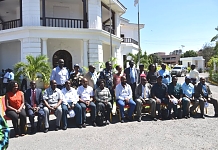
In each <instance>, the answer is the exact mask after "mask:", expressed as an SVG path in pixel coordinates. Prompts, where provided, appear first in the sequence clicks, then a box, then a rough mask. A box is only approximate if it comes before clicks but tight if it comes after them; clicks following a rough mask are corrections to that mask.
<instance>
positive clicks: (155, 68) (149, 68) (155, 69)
mask: <svg viewBox="0 0 218 150" xmlns="http://www.w3.org/2000/svg"><path fill="white" fill-rule="evenodd" d="M152 66H154V71H155V72H156V71H157V67H156V65H155V64H150V65H149V66H148V70H149V71H151V67H152Z"/></svg>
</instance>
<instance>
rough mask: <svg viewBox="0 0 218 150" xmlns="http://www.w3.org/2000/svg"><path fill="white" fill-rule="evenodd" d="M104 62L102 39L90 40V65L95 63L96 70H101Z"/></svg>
mask: <svg viewBox="0 0 218 150" xmlns="http://www.w3.org/2000/svg"><path fill="white" fill-rule="evenodd" d="M97 62H103V48H102V41H100V40H89V65H95V67H96V71H100V64H98V63H97Z"/></svg>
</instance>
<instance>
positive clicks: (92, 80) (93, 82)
mask: <svg viewBox="0 0 218 150" xmlns="http://www.w3.org/2000/svg"><path fill="white" fill-rule="evenodd" d="M84 78H86V79H87V80H88V85H89V86H91V87H92V88H93V90H95V89H96V88H97V80H98V75H97V74H96V72H95V66H93V65H89V72H88V73H86V74H85V76H84Z"/></svg>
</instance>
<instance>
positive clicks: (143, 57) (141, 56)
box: [125, 51, 149, 68]
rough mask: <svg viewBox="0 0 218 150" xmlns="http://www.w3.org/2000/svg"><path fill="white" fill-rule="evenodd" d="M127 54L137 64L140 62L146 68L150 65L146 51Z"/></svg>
mask: <svg viewBox="0 0 218 150" xmlns="http://www.w3.org/2000/svg"><path fill="white" fill-rule="evenodd" d="M126 56H130V57H131V60H133V61H134V63H135V64H138V62H139V63H140V64H143V65H144V66H145V68H147V67H148V65H149V58H148V56H147V52H146V51H145V52H144V53H142V51H139V52H138V53H137V54H132V53H128V54H127V55H126ZM128 61H129V60H127V62H128ZM125 63H126V62H125Z"/></svg>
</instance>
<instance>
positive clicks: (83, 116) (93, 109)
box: [79, 102, 96, 123]
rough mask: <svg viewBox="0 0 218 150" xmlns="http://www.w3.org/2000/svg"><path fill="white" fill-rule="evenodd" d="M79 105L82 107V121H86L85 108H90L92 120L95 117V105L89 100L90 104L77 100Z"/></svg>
mask: <svg viewBox="0 0 218 150" xmlns="http://www.w3.org/2000/svg"><path fill="white" fill-rule="evenodd" d="M79 104H80V106H81V107H82V122H83V123H86V108H87V107H88V108H90V109H91V119H92V121H95V118H96V105H95V103H93V102H90V105H89V106H87V105H86V104H84V103H82V102H79Z"/></svg>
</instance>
